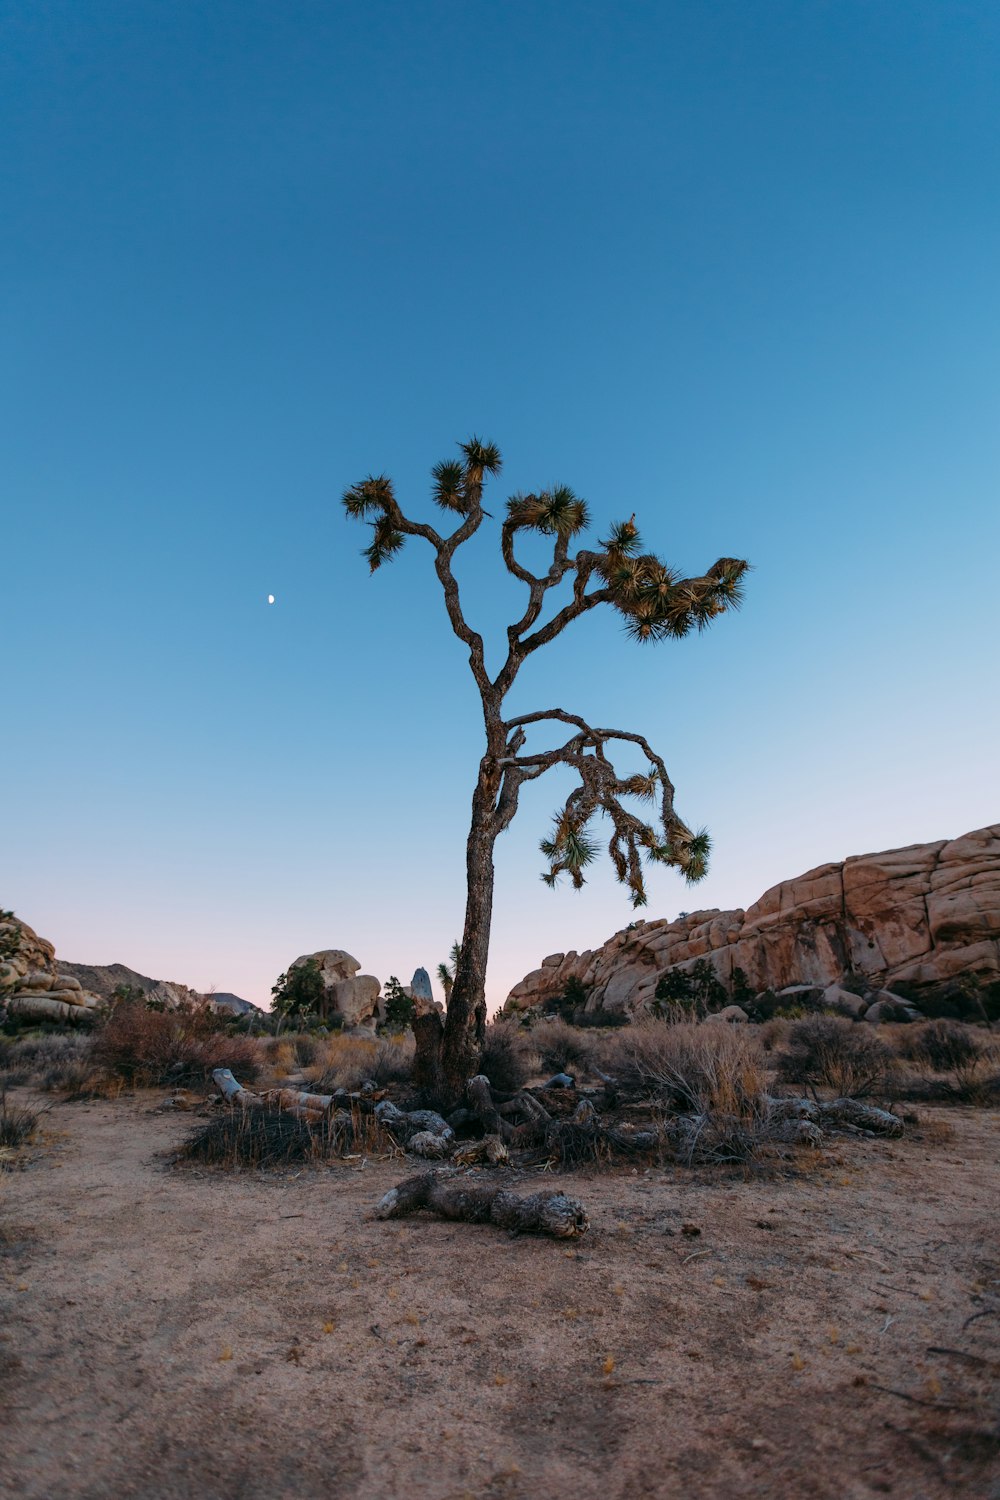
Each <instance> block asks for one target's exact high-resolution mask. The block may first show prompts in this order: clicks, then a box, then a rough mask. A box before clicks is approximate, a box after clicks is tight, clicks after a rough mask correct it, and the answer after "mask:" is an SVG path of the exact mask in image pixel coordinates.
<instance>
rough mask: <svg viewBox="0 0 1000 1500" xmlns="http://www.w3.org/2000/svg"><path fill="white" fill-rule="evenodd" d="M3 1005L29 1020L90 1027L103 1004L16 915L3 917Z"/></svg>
mask: <svg viewBox="0 0 1000 1500" xmlns="http://www.w3.org/2000/svg"><path fill="white" fill-rule="evenodd" d="M0 955H3V956H2V957H0V1005H2V1006H4V1007H5V1008H6V1010H7V1013H8V1014H9V1015H11V1016H18V1017H20V1018H21V1019H22V1020H25V1021H62V1022H69V1023H70V1025H81V1024H82V1025H86V1024H87V1023H88V1022H90V1021H93V1020H94V1019H95V1017H96V1015H97V1012H98V1011H99V1010H100V1008H101V1005H102V1000H101V997H100V996H99V995H97V994H94V993H93V992H92V991H91V990H86V989H84V987H83V985H82V984H81V983H80V980H79V979H78V978H77V977H76V975H75V974H73V973H71V972H68V969H69V966H68V965H63V966H61V967H60V966H57V964H56V950H55V949H54V948H53V946H52V944H51V943H48V942H46V941H45V939H44V938H40V937H39V936H38V934H37V932H35V931H33V929H32V928H30V927H29V926H28V925H27V924H26V923H25V922H21V921H19V919H18V918H17V917H15V916H14V915H13V913H10V914H8V913H4V914H3V916H2V917H0Z"/></svg>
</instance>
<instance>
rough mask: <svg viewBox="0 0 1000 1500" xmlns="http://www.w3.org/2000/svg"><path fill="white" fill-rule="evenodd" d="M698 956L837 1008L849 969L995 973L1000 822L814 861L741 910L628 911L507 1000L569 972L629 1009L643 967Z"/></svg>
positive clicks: (560, 986)
mask: <svg viewBox="0 0 1000 1500" xmlns="http://www.w3.org/2000/svg"><path fill="white" fill-rule="evenodd" d="M699 959H704V960H707V961H708V962H709V963H711V965H712V967H713V969H714V970H715V972H716V974H717V976H718V977H719V979H720V980H721V981H722V982H723V983H724V984H727V985H728V984H730V983H731V981H732V978H733V974H734V971H735V970H736V969H741V970H742V971H743V973H744V975H745V978H746V981H747V983H748V984H749V986H750V987H751V988H752V989H754V990H755V991H757V992H760V991H763V990H766V989H773V990H776V991H777V990H782V989H785V988H786V987H787V986H789V985H794V984H808V985H818V986H820V987H822V988H823V989H824V990H827V991H829V990H830V989H831V988H832V989H834V990H836V991H838V999H837V1001H836V1008H837V1009H840V1010H841V1011H842V1013H844V1014H859V1013H860V1008H861V1007H859V1005H858V1003H857V997H856V996H853V995H850V993H849V992H846V991H843V990H841V981H843V980H845V979H846V978H847V977H848V976H849V975H859V974H860V975H862V976H867V978H868V979H870V981H871V988H872V989H891V987H892V985H893V984H894V983H902V982H903V981H907V982H909V983H910V984H914V985H917V986H920V985H930V984H936V983H939V982H941V981H944V980H949V979H953V978H955V977H957V976H959V975H966V974H969V975H978V976H980V977H981V978H984V979H995V978H997V977H998V976H1000V824H995V825H992V826H990V827H988V828H981V829H977V830H975V831H974V832H972V833H968V834H965V835H963V836H962V837H961V838H958V839H953V840H950V841H948V840H939V841H937V842H935V843H930V844H912V845H909V846H907V847H906V848H902V849H889V850H886V851H884V852H882V853H879V854H865V855H860V856H855V857H852V858H850V859H847V860H845V861H844V862H843V863H842V864H826V865H819V866H817V867H816V869H814V870H809V871H807V872H806V873H805V874H804V875H800V876H797V877H796V878H795V879H794V880H787V881H783V882H782V883H781V884H780V885H777V886H774V887H772V888H771V889H770V890H768V891H765V892H764V894H763V895H762V896H761V897H760V899H759V900H758V901H756V902H755V903H754V904H753V905H752V906H750V907H748V908H747V910H746V911H741V910H734V911H729V912H721V911H717V910H716V911H700V912H691V913H689V914H688V915H687V916H684V917H679V918H678V919H677V920H676V921H674V922H667V921H666V920H663V919H661V920H655V921H652V922H640V923H636V924H634V925H633V926H632V927H631V928H628V929H624V930H623V931H621V932H617V933H615V934H614V936H613V937H611V938H609V939H608V941H607V942H606V943H605V944H604V946H603V948H598V949H596V950H595V951H594V952H592V953H591V952H587V953H584V954H581V955H579V957H576V956H575V955H572V954H567V955H564V956H563V955H558V954H554V955H552V956H551V959H550V960H546V965H543V967H542V968H540V969H536V970H534V971H533V972H532V973H531V974H528V975H526V976H525V978H524V979H522V980H521V981H520V983H519V984H517V985H515V986H514V988H513V990H512V991H511V993H510V997H509V999H508V1002H507V1006H506V1007H505V1009H510V1010H525V1009H529V1008H531V1007H533V1006H537V1005H546V1004H549V1003H551V1001H553V1000H554V999H556V998H557V997H558V995H559V994H561V993H562V991H563V990H564V989H565V987H566V983H567V981H568V980H569V979H570V978H572V977H575V978H577V979H579V980H581V982H582V983H583V985H584V988H585V989H587V990H588V992H589V993H588V998H587V1002H586V1005H587V1010H588V1011H589V1012H591V1013H594V1012H596V1011H598V1010H601V1009H605V1010H608V1011H621V1010H625V1011H628V1012H630V1013H634V1011H635V1010H636V1009H637V1008H641V1007H643V1006H645V1005H647V1004H648V997H649V993H650V979H651V977H652V982H653V986H654V987H655V982H656V978H657V977H659V976H661V975H662V974H663V973H665V972H667V970H669V969H671V968H678V967H681V968H690V967H691V965H692V964H693V963H695V962H696V961H698V960H699ZM845 996H846V997H847V998H844V997H845ZM831 1003H833V1002H831ZM861 1004H862V1006H863V1002H862V1003H861Z"/></svg>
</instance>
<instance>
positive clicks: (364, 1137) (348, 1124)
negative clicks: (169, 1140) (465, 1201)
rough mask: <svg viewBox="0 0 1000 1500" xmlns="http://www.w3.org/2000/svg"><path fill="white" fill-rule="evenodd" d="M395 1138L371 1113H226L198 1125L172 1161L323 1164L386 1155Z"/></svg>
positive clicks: (227, 1165) (269, 1110)
mask: <svg viewBox="0 0 1000 1500" xmlns="http://www.w3.org/2000/svg"><path fill="white" fill-rule="evenodd" d="M397 1150H398V1147H397V1145H396V1142H395V1140H394V1139H393V1137H392V1136H391V1135H390V1134H389V1132H388V1131H387V1130H386V1129H385V1128H384V1126H382V1125H381V1124H380V1122H379V1121H378V1120H377V1119H376V1118H375V1116H374V1115H371V1114H361V1113H360V1112H359V1111H357V1110H351V1111H350V1112H347V1111H344V1110H338V1111H337V1112H336V1113H334V1114H332V1115H331V1116H329V1118H327V1119H324V1120H322V1121H319V1122H312V1121H308V1120H303V1119H301V1118H299V1116H297V1115H293V1114H291V1113H290V1112H289V1111H288V1110H282V1109H272V1108H263V1109H242V1108H239V1107H236V1108H233V1109H226V1110H224V1111H223V1112H222V1113H220V1114H217V1115H215V1116H213V1118H212V1119H210V1120H209V1121H208V1122H207V1123H206V1124H204V1125H200V1126H199V1127H198V1129H197V1130H195V1131H194V1132H193V1134H192V1135H191V1136H190V1137H189V1138H188V1140H187V1141H186V1142H185V1144H184V1145H183V1146H182V1147H181V1149H180V1151H179V1152H178V1154H177V1157H176V1158H175V1160H176V1161H177V1162H179V1163H185V1162H199V1163H202V1164H204V1165H208V1166H216V1167H224V1168H226V1169H227V1170H229V1171H236V1170H239V1169H240V1168H242V1167H251V1168H259V1167H281V1166H288V1165H289V1164H291V1163H302V1162H324V1161H330V1160H333V1159H335V1158H337V1157H343V1156H347V1155H359V1154H364V1155H378V1156H385V1155H390V1154H392V1153H394V1152H395V1151H397Z"/></svg>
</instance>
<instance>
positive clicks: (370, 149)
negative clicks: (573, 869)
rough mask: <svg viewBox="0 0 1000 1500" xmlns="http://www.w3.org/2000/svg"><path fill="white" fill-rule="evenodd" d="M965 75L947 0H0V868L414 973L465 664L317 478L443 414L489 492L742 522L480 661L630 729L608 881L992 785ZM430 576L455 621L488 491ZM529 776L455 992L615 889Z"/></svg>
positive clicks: (450, 802)
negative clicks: (647, 623) (673, 829)
mask: <svg viewBox="0 0 1000 1500" xmlns="http://www.w3.org/2000/svg"><path fill="white" fill-rule="evenodd" d="M998 69H1000V10H998V8H997V6H996V4H995V0H967V3H963V0H937V3H929V0H876V3H873V0H857V3H855V0H829V3H821V0H760V3H755V4H749V3H747V0H703V3H692V0H683V3H678V0H655V3H652V0H651V3H645V0H602V3H593V0H533V3H528V0H504V3H499V0H491V3H485V0H461V3H460V0H420V3H418V0H363V3H361V0H357V3H355V0H340V3H337V0H323V3H320V0H312V3H309V0H269V3H262V0H212V3H211V4H207V5H206V4H203V3H200V0H199V3H193V0H99V3H98V0H4V3H0V298H2V308H0V339H2V360H0V382H2V385H0V428H2V431H0V449H2V454H3V459H2V464H0V487H2V488H0V552H2V566H0V641H2V647H3V650H2V661H3V686H2V711H0V724H2V731H0V785H2V787H3V793H2V798H0V905H6V906H12V907H14V908H15V909H16V910H17V911H18V913H19V914H20V915H21V916H23V917H24V919H25V920H26V921H28V922H30V923H31V925H32V926H34V927H36V928H37V929H38V930H39V931H40V932H41V933H42V934H44V935H45V936H47V937H49V938H50V939H51V940H53V941H54V942H55V943H56V945H57V949H58V951H59V952H60V954H61V955H62V956H63V957H65V958H72V959H75V960H78V961H83V962H92V963H111V962H114V961H119V962H123V963H126V964H129V965H131V966H132V967H134V968H137V969H139V970H141V971H143V972H145V973H148V974H152V975H155V976H156V977H159V978H167V979H177V980H182V981H183V982H185V983H187V984H190V985H193V986H195V987H197V988H205V987H207V986H209V985H211V984H214V985H216V986H217V987H218V988H219V989H225V990H235V991H236V992H238V993H240V994H243V995H245V996H246V997H247V998H249V999H252V1000H255V1001H258V1002H263V1001H265V1000H266V998H267V996H268V993H269V991H270V987H271V985H272V983H273V982H274V979H275V977H276V975H277V974H278V972H279V971H280V970H282V969H283V968H285V967H286V965H287V964H288V962H289V961H290V960H292V959H293V958H295V957H296V956H297V955H298V954H300V953H303V952H309V951H313V950H315V949H318V948H325V947H345V948H347V949H349V950H350V951H351V952H352V953H354V954H355V955H356V957H357V958H358V959H359V960H360V961H361V963H362V967H363V968H364V969H365V970H366V971H369V972H373V973H375V974H377V975H378V976H379V977H380V978H382V979H385V978H386V977H387V976H388V975H389V974H390V973H396V974H398V975H399V976H400V977H401V978H402V979H403V980H404V981H405V980H407V979H408V978H409V976H410V974H411V973H412V971H413V969H414V967H415V966H416V965H418V964H423V965H425V966H426V967H428V968H429V969H432V970H433V968H434V967H435V966H436V964H437V963H438V962H439V961H440V960H441V959H443V958H445V957H446V955H447V952H448V949H449V947H450V945H451V943H452V941H453V939H454V938H455V937H456V936H457V935H458V934H459V933H460V931H461V926H462V912H463V901H464V890H463V880H464V868H463V866H464V841H465V835H466V832H467V827H468V812H469V800H470V796H471V791H472V786H473V782H474V778H475V769H476V764H477V761H478V757H479V754H480V744H479V740H480V734H481V720H480V714H479V708H478V701H477V699H476V696H475V692H474V688H473V685H472V682H471V678H470V677H469V674H468V669H467V666H466V661H465V652H464V649H463V648H462V647H461V646H460V645H459V643H458V642H457V641H456V640H455V639H454V637H453V636H452V635H451V633H450V630H449V627H448V625H447V621H446V619H445V616H444V612H443V607H442V603H441V599H440V593H439V591H438V587H437V584H436V580H435V579H434V576H433V573H432V571H431V567H430V552H429V549H427V548H426V546H424V545H423V544H421V543H419V542H417V541H412V542H410V544H409V545H408V547H407V549H406V551H405V552H404V554H403V555H402V557H401V559H400V560H399V561H398V562H397V563H396V564H395V565H394V566H393V567H391V568H387V569H385V570H383V571H382V572H381V573H379V574H378V575H376V576H375V577H374V578H369V577H368V574H367V569H366V566H365V564H364V561H363V560H362V559H361V557H360V556H359V549H360V547H361V546H362V545H363V543H364V541H365V540H366V537H365V534H364V533H363V532H362V531H361V529H360V528H358V527H356V526H354V525H351V524H349V523H348V522H347V521H346V519H345V518H344V517H343V514H342V512H341V510H340V506H339V503H338V500H339V495H340V493H341V491H342V490H343V488H344V487H345V485H347V484H349V483H351V482H353V481H354V480H356V479H359V478H361V477H362V476H363V475H364V474H366V473H368V472H370V471H372V470H374V471H376V472H377V471H380V470H384V471H386V472H388V473H390V474H391V475H393V476H394V478H395V479H396V481H397V485H398V488H399V493H400V496H401V498H402V499H403V501H404V504H405V505H407V506H408V507H409V508H410V509H411V510H412V511H413V512H417V513H420V514H423V515H425V516H430V514H431V512H432V511H433V509H434V508H433V506H431V504H430V502H429V498H428V490H429V484H428V471H429V469H430V466H431V465H432V464H433V463H434V462H435V461H436V460H438V459H440V458H444V457H448V456H450V455H451V454H452V453H453V452H454V446H453V445H454V443H455V442H456V441H457V440H459V439H461V438H465V437H467V436H468V435H470V434H471V433H473V432H475V433H479V434H481V435H483V436H485V437H487V438H490V439H492V440H494V441H495V442H497V443H498V444H499V445H500V447H501V449H502V450H503V453H504V457H505V470H504V474H503V476H502V477H501V479H500V481H499V482H498V483H497V484H496V485H495V486H494V488H493V489H492V491H491V492H490V493H491V496H492V504H491V501H490V499H489V498H487V501H486V503H487V506H488V508H490V509H492V510H493V511H494V513H495V514H496V515H499V514H500V513H501V512H502V507H503V501H504V498H505V497H506V495H507V494H509V493H511V492H512V491H513V490H515V489H536V488H539V487H541V486H543V485H545V484H550V483H552V482H563V483H567V484H570V485H572V486H573V487H574V488H575V489H576V491H577V492H578V493H579V494H581V495H583V496H585V497H586V498H587V499H588V501H589V502H590V505H591V508H592V511H593V514H594V517H595V533H596V535H603V534H605V533H604V532H603V530H602V528H603V527H604V526H606V525H607V523H608V522H609V521H610V520H612V519H618V518H623V517H627V516H628V515H629V514H630V513H631V512H632V511H633V510H634V511H636V513H637V518H638V522H639V524H640V526H641V528H642V532H643V535H644V538H645V540H646V542H647V544H648V545H649V546H651V547H653V548H655V549H656V550H657V551H659V552H660V553H661V554H663V555H665V556H666V557H667V558H668V559H669V560H670V561H672V562H675V563H677V564H678V565H679V566H681V567H682V568H683V569H684V570H685V571H686V572H689V573H690V572H701V571H702V570H703V569H704V568H705V567H706V566H707V565H708V564H709V563H711V562H712V561H714V560H715V558H716V557H717V556H719V555H720V554H728V555H738V556H746V557H749V558H750V559H751V561H752V562H753V564H754V568H755V571H754V573H753V574H752V575H751V578H750V584H749V591H748V600H747V604H746V606H745V608H744V610H743V612H742V613H741V614H739V615H736V616H733V617H730V618H725V619H723V620H722V621H721V622H719V623H717V624H716V625H715V626H714V627H713V629H712V630H711V631H710V632H709V633H707V634H706V635H704V636H702V637H699V638H695V639H692V640H688V641H685V642H683V643H681V644H666V645H663V646H659V647H654V648H646V649H640V648H638V647H636V646H634V645H632V644H630V643H629V642H628V641H627V640H626V639H625V637H624V635H623V634H622V631H621V629H620V626H619V623H618V619H617V616H614V615H612V614H611V613H610V612H607V611H595V612H594V613H593V614H592V615H591V616H590V617H588V619H587V620H586V621H584V622H580V623H579V624H578V625H577V627H576V629H575V633H569V634H567V635H566V636H565V637H564V638H563V639H562V641H561V642H560V643H559V645H558V646H554V647H550V648H548V649H547V650H544V651H542V652H539V653H538V654H537V655H536V656H535V657H534V658H533V659H532V661H531V663H530V664H529V665H528V666H527V667H526V668H525V669H524V671H523V672H522V675H521V678H520V679H519V682H518V685H517V689H516V693H515V695H514V697H513V698H512V700H511V706H512V708H516V710H517V711H527V710H529V709H533V708H544V707H551V706H553V705H558V706H561V707H563V708H566V709H570V710H577V711H579V712H581V713H584V714H586V715H587V716H589V717H591V718H592V721H597V722H599V723H603V724H612V725H617V726H618V727H621V728H626V729H635V730H639V731H642V732H644V733H645V734H646V735H647V737H648V738H649V739H650V740H651V741H652V742H653V743H654V744H655V745H656V747H657V748H658V749H659V750H660V751H661V753H662V754H663V755H664V757H665V759H666V761H667V764H668V767H669V768H670V770H671V774H672V776H673V779H674V781H675V783H676V785H677V806H678V810H679V811H680V813H681V814H682V816H684V817H685V818H686V819H687V820H688V821H689V822H690V823H692V824H693V825H700V824H702V823H704V824H707V825H708V826H709V828H710V829H711V831H712V833H713V835H714V838H715V855H714V861H713V865H712V872H711V874H710V875H709V877H708V879H707V880H706V881H705V882H704V883H703V884H702V886H701V887H699V888H697V889H694V890H691V889H688V888H687V887H685V885H684V883H683V881H682V880H681V879H680V878H679V877H678V876H677V875H676V874H675V873H673V872H671V871H663V872H661V873H658V874H655V873H654V874H653V875H652V876H651V881H650V905H649V908H648V910H647V912H646V913H645V915H647V916H649V917H654V916H665V915H666V916H673V915H676V913H677V912H678V910H682V909H688V910H690V909H695V908H696V907H701V906H723V907H726V906H734V905H748V904H749V903H750V902H751V901H752V900H754V899H755V898H756V897H757V896H758V895H759V894H760V893H761V892H762V891H763V890H764V889H765V888H766V887H767V886H768V885H771V884H773V883H774V882H775V881H777V880H780V879H782V878H785V877H789V876H792V875H795V874H797V873H800V872H801V871H803V870H805V869H807V868H809V867H810V866H811V865H814V864H818V863H821V862H823V861H826V860H830V859H841V858H843V857H844V856H846V855H848V854H852V853H862V852H865V851H869V850H872V849H879V848H885V847H889V846H893V845H897V844H905V843H911V842H916V841H923V840H927V839H935V838H943V837H950V836H954V835H957V834H959V833H962V832H964V831H966V830H967V829H970V828H974V827H978V826H981V825H982V824H984V823H987V822H992V821H995V820H996V819H997V817H998V816H1000V807H998V801H997V795H996V781H997V776H996V772H997V743H998V738H1000V736H998V730H1000V709H998V701H1000V699H998V692H997V671H996V668H997V645H998V629H997V615H998V609H997V584H996V558H997V547H998V542H1000V503H998V484H997V481H998V473H1000V421H998V416H1000V412H998V406H1000V400H998V398H1000V356H998V351H1000V326H998V325H1000V318H998V313H1000V186H998V185H1000V124H998V120H1000V115H998V110H997V77H998ZM437 514H439V513H436V512H435V515H437ZM431 518H432V519H433V517H431ZM459 571H460V577H461V581H462V583H463V586H464V588H465V599H466V605H467V612H468V614H469V616H470V617H471V618H472V619H473V621H474V623H479V624H482V626H483V628H484V629H486V630H487V631H488V632H493V633H496V632H499V634H500V638H501V639H502V638H503V637H502V627H503V624H504V623H505V621H506V620H507V619H508V618H513V617H514V614H515V612H517V613H519V612H520V608H519V606H520V594H519V586H517V585H515V584H513V583H512V581H511V580H510V579H507V578H506V576H505V575H503V576H502V565H501V563H500V559H499V551H498V548H497V546H496V533H495V532H491V533H490V534H488V535H487V534H485V532H484V535H483V538H482V540H481V542H480V541H479V540H478V539H477V544H476V546H475V548H474V551H473V555H471V556H470V557H469V558H468V559H467V560H466V561H465V562H464V563H463V565H462V567H461V568H460V570H459ZM268 593H273V594H274V595H275V596H276V603H275V604H274V606H273V607H269V606H268V604H267V595H268ZM493 659H494V660H495V659H496V658H495V655H494V658H493ZM566 790H567V785H566V783H559V782H558V781H556V780H554V779H552V780H550V778H549V777H546V778H545V779H543V780H541V781H539V782H537V783H535V784H533V785H532V786H531V787H530V788H528V790H527V793H526V795H525V796H524V799H523V803H522V809H521V812H520V814H519V816H518V820H517V822H516V824H515V826H514V827H513V828H512V829H511V830H510V831H509V832H508V833H507V834H506V835H505V836H504V838H503V840H502V841H501V844H500V845H499V846H498V855H499V857H498V874H497V902H496V912H495V922H494V947H493V958H492V961H491V969H490V983H489V994H490V1000H491V1002H492V1003H494V1004H496V1003H499V1002H501V1001H502V1000H503V998H504V996H505V995H506V993H507V990H508V988H509V987H510V985H511V984H512V983H514V982H515V981H516V980H517V979H519V978H520V977H521V975H522V974H523V973H524V972H525V971H526V970H527V969H529V968H532V967H534V966H535V965H536V964H537V963H538V962H539V961H540V959H541V958H542V957H543V956H544V955H546V954H547V953H550V952H555V951H559V950H565V949H569V948H578V949H581V948H584V947H593V946H596V945H598V944H599V943H601V942H602V941H603V940H604V939H605V938H606V937H607V936H609V935H610V934H611V933H612V932H613V931H615V930H616V929H617V928H619V927H621V926H624V925H625V923H627V922H628V921H629V920H630V919H631V917H632V911H631V908H630V905H629V903H628V900H627V896H626V893H625V892H624V890H623V889H622V888H621V887H619V886H617V885H616V883H615V882H614V880H613V878H612V876H611V875H610V873H608V872H604V871H602V872H601V873H600V874H598V875H596V876H595V877H594V879H593V880H592V882H591V884H589V885H588V887H587V889H586V891H585V892H583V893H582V894H581V895H576V894H574V893H573V892H572V891H571V890H570V889H568V888H563V889H559V890H557V891H556V892H549V891H547V890H546V889H545V887H544V886H543V885H542V884H541V883H540V881H539V879H538V875H539V872H540V870H541V869H542V866H543V861H542V858H541V856H540V854H539V853H538V850H537V841H538V838H539V837H540V836H542V835H543V834H544V833H545V832H546V831H547V825H548V819H549V815H550V813H551V812H552V811H553V810H554V808H555V807H556V806H557V804H558V802H559V801H560V800H561V797H564V796H565V792H566Z"/></svg>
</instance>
